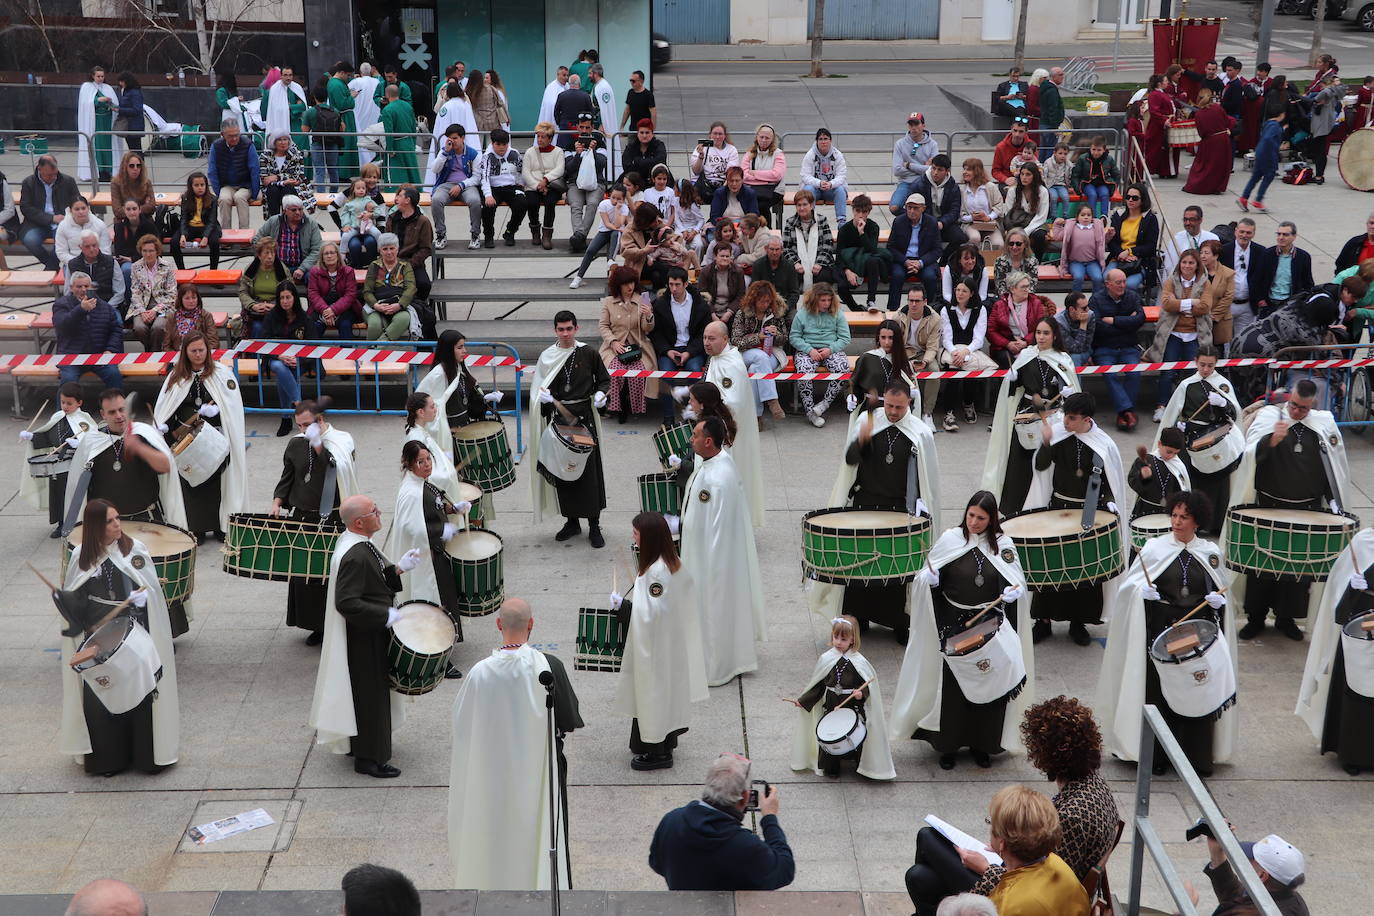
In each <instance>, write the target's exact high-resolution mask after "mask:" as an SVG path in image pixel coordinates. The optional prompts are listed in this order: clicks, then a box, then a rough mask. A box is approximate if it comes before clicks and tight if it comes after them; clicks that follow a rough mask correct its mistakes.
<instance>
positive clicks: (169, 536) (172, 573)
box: [62, 520, 196, 605]
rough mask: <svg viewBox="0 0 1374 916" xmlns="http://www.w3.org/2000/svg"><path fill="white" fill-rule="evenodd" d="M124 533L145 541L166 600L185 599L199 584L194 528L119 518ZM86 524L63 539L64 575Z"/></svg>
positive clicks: (181, 600) (178, 600)
mask: <svg viewBox="0 0 1374 916" xmlns="http://www.w3.org/2000/svg"><path fill="white" fill-rule="evenodd" d="M120 526H121V527H122V528H123V529H124V533H125V534H127V535H128V536H129V537H131V538H136V539H137V540H140V541H142V542H143V546H145V547H147V548H148V553H149V554H150V555H151V556H152V558H153V566H154V567H156V569H157V578H158V581H159V582H161V583H162V594H163V595H165V596H166V597H167V604H168V605H171V604H175V603H177V602H184V601H186V600H187V599H188V598H190V597H191V592H192V591H194V590H195V587H196V539H195V538H194V537H192V536H191V532H189V531H185V530H183V529H181V528H178V527H177V526H175V525H163V524H159V523H158V522H131V521H123V520H121V521H120ZM83 527H84V526H83V525H82V524H77V526H76V527H75V528H73V529H72V532H71V534H69V535H67V538H66V540H64V541H63V542H62V578H64V579H65V578H66V577H67V563H68V562H70V561H71V557H72V552H73V551H80V550H81V535H82V533H83Z"/></svg>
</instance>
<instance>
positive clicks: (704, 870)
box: [649, 754, 796, 891]
mask: <svg viewBox="0 0 1374 916" xmlns="http://www.w3.org/2000/svg"><path fill="white" fill-rule="evenodd" d="M749 767H750V763H749V761H748V759H746V758H744V757H741V756H739V755H738V754H721V755H720V756H719V757H717V758H716V760H715V761H714V762H713V763H712V764H711V766H710V768H709V769H707V771H706V785H705V786H704V787H703V788H702V792H701V798H699V799H696V800H694V801H691V802H688V803H687V804H685V805H683V806H682V807H681V808H675V809H674V810H672V811H669V812H668V813H667V814H665V815H664V816H663V820H661V821H659V823H658V829H657V830H655V831H654V839H653V843H652V844H651V845H650V846H649V867H650V868H652V869H653V870H654V871H656V872H658V873H659V874H660V875H662V876H663V877H664V880H666V881H667V882H668V889H669V890H671V891H774V890H777V889H778V888H782V887H786V886H787V885H789V884H791V883H792V879H793V877H794V876H795V874H796V864H795V863H794V862H793V861H792V848H791V847H790V846H788V845H787V837H786V836H785V835H784V834H783V832H782V827H781V826H780V825H779V824H778V787H777V786H770V785H768V783H766V782H764V781H763V780H761V779H756V780H754V781H753V782H752V783H750V781H749ZM747 811H758V812H759V814H760V817H759V827H761V828H762V829H763V838H762V839H760V838H759V837H758V836H756V835H755V834H754V832H753V831H752V830H747V829H745V828H744V826H743V823H742V822H743V820H744V815H745V812H747Z"/></svg>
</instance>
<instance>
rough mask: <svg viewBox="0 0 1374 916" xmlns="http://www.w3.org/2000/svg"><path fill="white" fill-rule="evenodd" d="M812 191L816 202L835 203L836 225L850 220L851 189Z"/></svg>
mask: <svg viewBox="0 0 1374 916" xmlns="http://www.w3.org/2000/svg"><path fill="white" fill-rule="evenodd" d="M811 190H812V191H813V192H814V193H815V195H816V200H830V201H834V203H835V223H836V225H838V224H840V223H843V222H844V221H845V220H847V219H848V218H849V209H848V208H849V189H848V188H846V187H845V186H844V185H842V184H837V185H833V186H832V187H831V188H830V190H829V191H822V190H821V189H820V188H812V189H811ZM893 199H894V200H895V199H896V198H893Z"/></svg>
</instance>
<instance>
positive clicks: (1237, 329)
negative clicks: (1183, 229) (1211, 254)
mask: <svg viewBox="0 0 1374 916" xmlns="http://www.w3.org/2000/svg"><path fill="white" fill-rule="evenodd" d="M1221 263H1223V264H1225V265H1226V266H1227V267H1229V268H1231V269H1232V270H1234V271H1235V295H1234V297H1233V298H1232V300H1231V319H1232V329H1231V339H1232V340H1234V339H1236V338H1238V337H1240V335H1241V334H1243V333H1245V329H1246V328H1248V327H1250V325H1252V324H1254V323H1255V320H1256V319H1257V318H1258V317H1259V315H1260V313H1261V312H1264V313H1265V314H1268V312H1269V311H1270V309H1269V305H1270V301H1269V287H1270V285H1271V284H1272V283H1273V282H1274V255H1273V254H1272V253H1271V252H1270V251H1269V249H1268V248H1265V247H1264V246H1263V245H1261V244H1260V243H1259V242H1256V241H1255V221H1254V220H1252V219H1251V218H1250V217H1248V216H1242V217H1241V218H1240V219H1239V220H1237V221H1236V228H1235V238H1234V239H1233V240H1232V241H1230V242H1227V243H1226V245H1225V246H1224V247H1223V248H1222V249H1221Z"/></svg>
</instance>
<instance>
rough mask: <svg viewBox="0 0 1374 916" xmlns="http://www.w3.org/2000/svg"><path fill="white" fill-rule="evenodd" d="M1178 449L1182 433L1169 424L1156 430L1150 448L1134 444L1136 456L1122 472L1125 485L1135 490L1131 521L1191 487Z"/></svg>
mask: <svg viewBox="0 0 1374 916" xmlns="http://www.w3.org/2000/svg"><path fill="white" fill-rule="evenodd" d="M1182 450H1183V433H1181V432H1179V431H1178V430H1177V429H1175V428H1174V427H1172V426H1170V427H1167V428H1165V429H1162V430H1161V431H1160V433H1159V438H1158V439H1157V440H1156V441H1155V447H1154V449H1153V450H1146V448H1145V446H1143V445H1139V446H1136V459H1135V461H1133V462H1131V469H1130V471H1128V472H1127V474H1126V486H1128V487H1130V488H1131V489H1132V490H1134V491H1135V505H1133V506H1131V521H1135V520H1136V519H1138V518H1140V517H1141V516H1143V515H1160V514H1162V513H1163V512H1164V506H1165V504H1167V503H1168V501H1169V498H1170V497H1172V496H1173V495H1174V494H1175V493H1182V492H1183V491H1184V490H1191V489H1192V486H1191V485H1190V482H1189V474H1188V468H1187V466H1186V465H1184V463H1183V459H1182V458H1180V457H1179V452H1181V451H1182ZM1208 501H1209V502H1210V500H1208Z"/></svg>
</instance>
